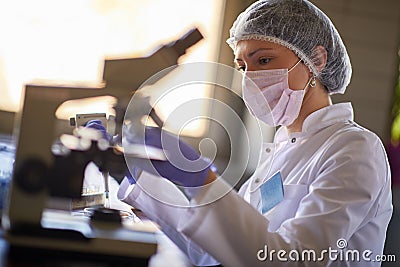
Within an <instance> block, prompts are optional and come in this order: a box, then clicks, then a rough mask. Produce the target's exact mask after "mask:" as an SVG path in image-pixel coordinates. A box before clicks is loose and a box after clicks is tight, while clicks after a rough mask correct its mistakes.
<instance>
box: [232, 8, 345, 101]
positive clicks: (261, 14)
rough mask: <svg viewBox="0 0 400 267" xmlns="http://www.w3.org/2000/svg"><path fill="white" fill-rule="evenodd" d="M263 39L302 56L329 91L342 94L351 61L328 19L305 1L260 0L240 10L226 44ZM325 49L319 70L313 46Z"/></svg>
mask: <svg viewBox="0 0 400 267" xmlns="http://www.w3.org/2000/svg"><path fill="white" fill-rule="evenodd" d="M249 39H254V40H263V41H269V42H274V43H277V44H280V45H283V46H285V47H287V48H289V49H290V50H292V51H293V52H294V53H296V54H297V56H298V57H299V58H300V59H302V61H303V62H304V63H305V64H306V66H307V67H308V68H309V69H310V71H311V72H312V73H313V74H314V75H315V77H316V78H317V79H318V80H319V81H320V82H321V83H322V84H323V85H324V86H325V88H326V89H327V90H328V92H329V93H330V94H335V93H341V94H342V93H344V91H345V90H346V87H347V85H348V84H349V83H350V78H351V73H352V70H351V63H350V59H349V56H348V54H347V51H346V47H345V46H344V44H343V42H342V39H341V38H340V35H339V33H338V32H337V30H336V28H335V26H334V25H333V23H332V22H331V20H330V19H329V18H328V17H327V16H326V15H325V14H324V13H323V12H322V11H321V10H319V9H318V8H317V7H316V6H314V5H313V4H311V3H310V2H308V1H305V0H260V1H257V2H255V3H253V4H252V5H250V6H249V7H248V8H247V9H246V10H245V11H244V12H242V13H241V14H240V15H239V16H238V18H237V19H236V21H235V22H234V23H233V26H232V28H231V29H230V38H229V39H228V40H227V43H228V44H229V46H230V47H231V48H232V49H233V50H234V51H235V49H236V44H237V42H239V41H241V40H249ZM317 46H323V47H324V48H325V50H326V51H327V62H326V65H325V67H324V68H323V69H322V70H318V67H317V66H318V62H320V59H319V58H318V57H317V56H318V53H316V49H315V48H316V47H317Z"/></svg>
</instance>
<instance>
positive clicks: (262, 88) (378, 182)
mask: <svg viewBox="0 0 400 267" xmlns="http://www.w3.org/2000/svg"><path fill="white" fill-rule="evenodd" d="M228 44H229V45H230V46H231V47H232V49H233V51H234V54H235V62H236V64H237V65H238V68H239V69H241V70H242V71H243V72H244V79H243V98H244V101H245V103H246V106H247V107H248V108H249V110H250V112H251V113H252V114H253V115H254V116H256V117H257V118H258V119H260V120H261V121H264V122H265V123H267V124H269V125H273V126H279V125H280V126H283V127H280V128H279V130H278V131H277V133H276V136H275V139H274V143H273V144H264V145H263V147H262V154H261V158H260V162H259V166H258V168H257V170H256V171H255V173H254V175H253V176H252V177H251V178H250V179H249V180H248V181H247V182H246V183H245V184H244V185H243V186H242V188H241V189H240V190H239V192H235V191H233V190H230V187H229V186H228V185H227V183H225V182H224V181H223V179H219V178H218V175H217V174H215V173H214V172H213V171H212V170H211V168H210V167H208V165H209V164H208V163H207V161H206V160H203V159H202V158H201V157H200V156H199V155H198V154H197V153H196V152H195V151H194V150H193V149H192V148H191V147H190V146H188V145H187V144H185V143H183V142H182V141H180V140H178V139H177V138H176V137H174V136H172V135H170V134H164V133H161V132H160V131H159V130H158V129H155V128H149V129H147V131H146V144H147V145H153V146H157V147H161V136H163V138H164V137H165V138H166V139H167V142H166V143H169V144H170V143H174V142H175V143H178V142H179V145H180V146H179V148H180V152H182V154H181V156H184V157H185V158H187V159H189V160H188V161H185V164H184V167H185V168H187V169H184V168H183V167H182V168H181V166H177V165H176V164H174V161H175V162H178V163H179V162H181V161H184V160H185V159H183V158H180V159H179V158H178V159H177V157H178V156H176V157H175V156H172V157H171V158H169V161H151V162H149V161H145V160H134V161H132V162H130V163H129V164H132V165H133V166H134V167H135V168H136V169H142V170H143V172H142V173H141V175H140V176H138V177H135V180H136V181H137V184H135V180H133V179H125V180H123V182H122V183H121V186H120V189H119V192H118V195H119V198H120V199H121V200H123V201H125V202H127V203H129V204H131V205H133V206H135V207H137V208H140V209H141V210H143V211H144V212H145V213H146V215H147V216H148V217H149V218H150V219H152V220H154V221H155V222H157V223H158V224H159V225H160V227H161V229H162V230H163V232H164V233H165V234H166V235H167V236H168V237H169V238H170V239H171V240H172V241H174V242H175V244H177V245H178V246H179V247H180V248H181V250H182V251H183V252H185V253H186V254H187V255H188V257H189V258H190V259H191V261H192V262H193V263H194V264H196V265H215V264H222V265H224V266H268V263H266V262H269V261H271V263H269V264H270V266H294V265H304V266H316V265H320V266H379V265H380V263H379V262H375V261H374V260H375V256H379V255H381V254H382V252H383V247H384V242H385V235H386V230H387V226H388V223H389V220H390V218H391V214H392V204H391V191H390V184H391V182H390V171H389V166H388V163H387V157H386V154H385V151H384V148H383V146H382V143H381V141H380V140H379V138H378V137H377V136H376V135H375V134H374V133H372V132H370V131H368V130H366V129H364V128H362V127H361V126H359V125H357V124H356V123H355V122H354V121H353V111H352V107H351V104H350V103H342V104H334V105H333V104H332V103H331V100H330V95H331V94H334V93H343V92H344V91H345V89H346V87H347V85H348V83H349V81H350V77H351V65H350V61H349V58H348V55H347V52H346V49H345V46H344V45H343V43H342V41H341V38H340V36H339V34H338V33H337V31H336V29H335V28H334V26H333V24H332V23H331V21H330V20H329V19H328V18H327V17H326V15H324V14H323V13H322V12H321V11H320V10H319V9H317V8H316V7H315V6H313V5H312V4H311V3H309V2H307V1H300V0H262V1H258V2H256V3H254V4H252V5H251V6H250V7H249V8H247V9H246V10H245V11H244V12H243V13H242V14H241V15H240V16H239V17H238V18H237V20H236V21H235V23H234V25H233V27H232V29H231V31H230V38H229V39H228ZM260 99H263V101H259V100H260ZM175 154H176V153H172V155H175ZM272 154H273V155H274V157H273V160H272V159H271V156H270V155H272ZM194 168H195V170H194V171H193V169H194ZM191 170H192V171H191ZM160 176H162V177H164V178H166V179H160ZM170 181H172V182H174V183H179V184H182V185H184V186H187V187H188V188H187V189H186V191H185V192H186V193H187V195H188V196H189V198H190V201H189V200H188V199H187V198H186V196H185V195H184V194H183V193H182V192H181V191H179V190H178V189H177V187H176V186H175V185H174V184H173V183H171V182H170ZM199 185H206V186H205V187H193V186H199ZM161 189H162V190H161ZM217 195H220V196H222V197H215V196H217ZM160 199H162V201H160Z"/></svg>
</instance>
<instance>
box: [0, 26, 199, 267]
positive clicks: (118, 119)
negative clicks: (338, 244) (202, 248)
mask: <svg viewBox="0 0 400 267" xmlns="http://www.w3.org/2000/svg"><path fill="white" fill-rule="evenodd" d="M202 38H203V37H202V35H201V33H200V32H199V31H198V30H197V29H192V30H190V31H189V32H188V33H186V34H185V35H183V36H182V37H181V38H179V39H178V40H176V41H174V42H171V43H169V44H167V45H164V46H161V47H159V48H157V49H156V50H155V51H154V52H153V53H151V54H150V55H149V56H147V57H142V58H124V59H111V60H105V64H104V71H103V80H104V82H105V83H104V84H103V85H102V86H98V87H91V86H88V87H83V86H52V85H40V84H28V85H26V86H25V91H24V98H23V99H24V102H23V106H22V110H21V111H20V112H19V113H18V114H17V119H16V123H15V131H14V135H15V137H16V139H17V145H16V157H15V163H14V171H13V176H12V181H11V184H10V188H9V194H8V199H7V202H6V206H5V209H4V211H3V216H2V224H3V229H4V233H5V238H6V239H7V241H8V243H9V244H10V247H11V248H25V249H28V250H50V251H57V252H61V253H63V252H65V253H75V254H81V255H86V256H88V257H92V258H97V259H100V258H106V259H112V258H114V259H116V258H117V259H119V260H121V259H127V260H128V261H130V262H131V263H132V262H134V263H135V264H138V265H141V264H142V263H143V265H147V262H148V260H149V258H150V257H151V256H152V255H154V254H155V253H156V251H157V234H158V233H157V232H156V231H142V230H140V229H135V228H134V227H133V228H132V227H126V226H125V225H124V224H122V223H121V220H120V218H119V216H118V215H117V216H116V214H115V212H111V211H110V210H107V209H105V210H103V212H102V213H100V214H97V215H96V216H92V217H91V218H86V217H76V216H72V215H70V214H69V213H65V212H61V211H59V210H54V209H48V208H47V204H46V203H48V201H49V199H51V197H58V198H65V199H79V198H80V197H81V192H82V191H81V190H82V183H83V178H84V171H85V168H86V166H87V165H88V163H89V162H94V163H95V164H96V165H97V166H98V167H99V169H102V170H104V171H110V172H111V171H117V170H123V171H124V170H126V168H127V167H126V164H125V159H124V155H123V153H121V151H119V150H116V149H115V147H113V146H111V145H110V146H106V147H104V145H100V144H99V141H98V140H90V143H89V145H88V146H87V147H86V148H85V149H71V148H66V147H64V146H63V145H62V144H60V143H58V144H55V143H54V140H58V139H59V136H58V133H57V131H56V120H57V119H56V117H55V112H56V110H57V108H58V107H59V106H60V105H61V104H62V103H64V102H65V101H68V100H77V99H84V98H90V97H98V96H112V97H114V98H116V99H117V104H116V105H115V107H114V108H115V111H116V115H115V118H114V120H115V121H114V123H115V125H116V126H115V131H116V134H117V135H121V134H122V133H121V131H122V130H121V129H122V125H123V121H124V112H125V110H126V108H127V105H128V103H129V100H130V98H131V96H132V93H133V91H134V90H135V89H137V88H139V87H140V85H141V84H142V83H143V82H145V81H146V80H147V79H148V78H149V77H151V76H152V75H153V74H155V73H157V72H159V71H161V70H164V69H165V68H169V67H171V66H175V65H176V64H177V60H178V59H179V57H180V56H182V55H183V54H185V51H186V49H188V48H189V47H191V46H192V45H194V44H195V43H197V42H198V41H200V40H201V39H202ZM169 69H170V70H172V69H173V68H169ZM139 113H140V111H139ZM150 116H151V117H152V118H153V120H154V121H156V123H160V119H159V118H158V116H157V115H156V113H155V111H154V110H152V111H151V114H150ZM122 176H123V175H122ZM135 266H136V265H135Z"/></svg>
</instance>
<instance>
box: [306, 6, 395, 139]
mask: <svg viewBox="0 0 400 267" xmlns="http://www.w3.org/2000/svg"><path fill="white" fill-rule="evenodd" d="M311 2H313V3H314V4H315V5H317V6H318V7H319V8H320V9H321V10H323V11H324V12H325V13H326V14H327V15H328V16H329V17H330V18H331V20H332V21H333V23H334V24H335V25H336V27H337V29H338V31H339V33H340V34H341V36H342V39H343V41H344V43H345V45H346V47H347V49H348V52H349V55H350V60H351V62H352V66H353V77H352V80H351V83H350V86H349V87H348V89H347V91H346V93H345V94H344V95H341V96H335V97H334V98H333V100H334V102H339V101H349V100H350V101H351V102H352V103H353V107H354V109H355V120H356V121H357V122H358V123H359V124H361V125H362V126H364V127H366V128H368V129H370V130H372V131H374V132H375V133H377V134H378V135H379V136H380V137H381V138H382V140H383V141H384V142H386V141H387V140H388V138H389V137H390V111H391V105H392V99H393V91H394V87H395V81H396V78H397V69H398V56H397V53H398V49H399V45H400V1H399V0H382V1H376V0H335V1H332V0H311Z"/></svg>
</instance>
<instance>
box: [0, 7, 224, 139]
mask: <svg viewBox="0 0 400 267" xmlns="http://www.w3.org/2000/svg"><path fill="white" fill-rule="evenodd" d="M223 3H224V0H218V1H215V0H203V1H198V0H169V1H164V0H148V1H142V0H113V1H111V0H80V1H69V0H58V1H54V0H36V1H31V0H15V1H1V3H0V32H1V35H2V41H1V44H0V74H1V75H0V95H1V96H2V97H1V98H0V109H2V110H8V111H17V110H18V108H19V103H20V96H21V91H22V89H23V86H24V84H26V83H28V82H31V81H34V80H37V79H46V80H62V81H65V82H66V84H68V82H86V81H89V82H101V78H102V68H103V62H104V59H105V58H112V57H132V56H139V55H143V54H145V53H149V52H150V51H152V50H154V49H155V48H156V47H157V46H159V45H160V44H165V43H168V42H169V41H171V40H175V39H176V38H178V37H180V36H181V35H182V34H183V33H185V32H187V30H188V29H190V28H192V27H194V26H196V27H198V28H199V29H200V31H201V32H202V34H203V35H204V36H205V39H204V40H203V41H201V42H200V43H198V44H197V45H196V46H195V47H193V48H192V49H190V51H188V52H189V53H188V54H187V55H185V56H183V57H182V58H181V62H182V63H184V62H195V61H215V56H216V53H217V52H218V51H217V49H216V47H217V42H218V33H219V28H220V20H221V15H220V12H221V9H222V8H223ZM196 92H197V93H196V95H197V94H198V93H199V94H201V92H203V94H206V93H207V90H205V89H203V90H201V89H196ZM180 96H182V97H183V98H182V99H179V98H180ZM187 97H188V96H183V95H182V94H180V95H177V96H175V100H176V101H165V103H163V105H166V106H165V107H164V108H163V109H160V110H162V111H161V112H168V110H171V109H173V106H174V105H179V103H181V102H182V101H185V99H186V98H187ZM189 97H190V96H189ZM105 106H107V105H105ZM168 106H169V107H168ZM104 112H107V111H104ZM61 113H62V111H61ZM60 116H63V115H60ZM65 116H66V115H64V117H65ZM163 116H164V117H167V116H168V114H163ZM194 125H195V124H194ZM192 126H193V125H192ZM201 127H203V129H201ZM194 128H196V127H194ZM203 130H204V123H200V124H198V125H197V129H196V131H195V132H197V133H199V132H202V131H203Z"/></svg>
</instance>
